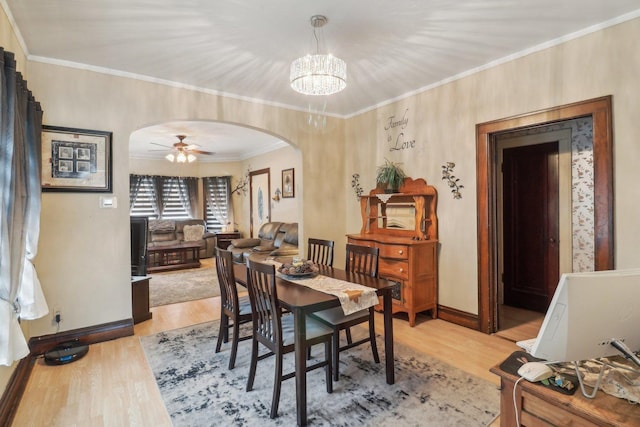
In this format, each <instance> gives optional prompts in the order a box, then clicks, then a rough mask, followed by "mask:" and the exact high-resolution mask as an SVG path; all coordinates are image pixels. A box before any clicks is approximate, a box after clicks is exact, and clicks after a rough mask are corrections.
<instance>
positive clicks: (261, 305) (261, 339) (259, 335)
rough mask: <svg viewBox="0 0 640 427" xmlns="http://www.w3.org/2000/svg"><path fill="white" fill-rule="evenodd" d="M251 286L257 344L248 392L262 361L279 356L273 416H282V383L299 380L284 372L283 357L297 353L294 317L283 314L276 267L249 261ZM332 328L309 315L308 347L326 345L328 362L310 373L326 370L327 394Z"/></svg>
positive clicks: (252, 354) (315, 367) (250, 297)
mask: <svg viewBox="0 0 640 427" xmlns="http://www.w3.org/2000/svg"><path fill="white" fill-rule="evenodd" d="M247 267H248V271H247V287H248V288H249V299H250V301H251V308H252V312H253V340H252V342H253V344H252V350H251V365H250V368H249V378H248V381H247V391H251V390H252V389H253V382H254V380H255V376H256V369H257V364H258V360H262V359H264V358H266V357H269V356H272V355H275V357H276V362H275V369H274V374H275V375H274V380H273V396H272V398H271V413H270V417H271V418H275V417H276V416H277V414H278V404H279V403H280V389H281V386H282V382H283V381H284V380H287V379H289V378H293V377H295V372H291V373H288V374H284V375H283V373H282V358H283V355H284V354H286V353H291V352H293V351H295V342H294V340H295V335H294V316H293V315H292V314H283V312H282V309H281V307H280V303H279V301H278V295H277V292H276V274H275V267H274V266H273V264H263V263H260V262H257V261H253V260H251V259H248V260H247ZM331 337H332V331H331V328H329V327H327V326H325V325H324V324H323V323H321V322H318V321H317V320H315V319H312V318H310V317H308V316H307V318H306V345H307V346H311V345H314V344H320V343H324V353H325V354H324V360H322V361H319V362H317V363H315V364H313V365H311V366H307V367H306V371H307V372H308V371H312V370H314V369H317V368H322V367H324V368H325V375H326V380H325V381H326V383H327V393H332V392H333V382H332V380H331V372H332V371H331V359H332V358H331ZM259 344H262V345H263V346H265V347H266V348H267V349H268V350H269V352H268V353H264V354H262V355H259Z"/></svg>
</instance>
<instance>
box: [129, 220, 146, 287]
mask: <svg viewBox="0 0 640 427" xmlns="http://www.w3.org/2000/svg"><path fill="white" fill-rule="evenodd" d="M130 222H131V276H146V275H147V233H148V229H149V220H148V219H147V217H144V216H132V217H130Z"/></svg>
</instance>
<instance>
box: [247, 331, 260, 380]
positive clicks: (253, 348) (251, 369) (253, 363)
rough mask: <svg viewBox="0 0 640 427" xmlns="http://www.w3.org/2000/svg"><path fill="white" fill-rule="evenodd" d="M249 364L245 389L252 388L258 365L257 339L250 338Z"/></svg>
mask: <svg viewBox="0 0 640 427" xmlns="http://www.w3.org/2000/svg"><path fill="white" fill-rule="evenodd" d="M251 342H252V346H251V364H250V365H249V378H247V391H251V390H253V381H254V380H255V378H256V366H257V365H258V341H256V339H255V338H254V339H252V340H251Z"/></svg>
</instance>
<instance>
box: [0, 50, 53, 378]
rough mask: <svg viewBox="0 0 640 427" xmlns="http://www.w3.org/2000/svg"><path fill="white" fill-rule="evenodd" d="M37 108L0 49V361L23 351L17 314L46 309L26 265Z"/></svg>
mask: <svg viewBox="0 0 640 427" xmlns="http://www.w3.org/2000/svg"><path fill="white" fill-rule="evenodd" d="M41 132H42V110H41V109H40V105H39V104H38V103H37V102H36V101H35V99H34V97H33V95H32V94H31V92H30V91H29V90H28V89H27V82H26V81H25V80H24V79H23V78H22V76H21V74H20V73H17V72H16V62H15V59H14V55H13V54H12V53H10V52H5V51H4V50H3V49H2V48H0V195H1V196H0V364H1V365H7V366H10V365H11V364H13V362H14V361H15V360H18V359H21V358H22V357H24V356H26V355H27V354H28V353H29V348H28V346H27V343H26V340H25V338H24V335H23V334H22V330H21V329H20V325H19V323H18V320H19V319H36V318H38V317H42V316H44V315H45V314H47V313H48V311H49V309H48V307H47V304H46V301H45V299H44V295H43V293H42V289H41V288H40V282H39V280H38V277H37V274H36V271H35V268H34V266H33V264H32V260H33V258H34V257H35V256H36V250H37V246H38V238H39V234H40V206H41V205H40V199H41V189H40V167H41V159H40V156H41V154H40V149H41Z"/></svg>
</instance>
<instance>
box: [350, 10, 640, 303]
mask: <svg viewBox="0 0 640 427" xmlns="http://www.w3.org/2000/svg"><path fill="white" fill-rule="evenodd" d="M638 39H640V19H634V20H632V21H629V22H626V23H622V24H619V25H616V26H614V27H610V28H607V29H605V30H602V31H598V32H596V33H593V34H590V35H587V36H584V37H581V38H579V39H576V40H573V41H569V42H567V43H564V44H562V45H559V46H556V47H553V48H550V49H546V50H544V51H541V52H538V53H534V54H530V55H528V56H526V57H523V58H520V59H517V60H514V61H511V62H508V63H506V64H503V65H499V66H496V67H493V68H490V69H488V70H486V71H483V72H479V73H476V74H473V75H471V76H469V77H466V78H463V79H460V80H457V81H454V82H451V83H449V84H446V85H443V86H440V87H437V88H435V89H432V90H429V91H426V92H423V93H421V94H419V95H416V96H413V97H410V98H408V99H405V100H402V101H399V102H396V103H394V104H392V105H389V106H385V107H381V108H379V109H377V110H376V111H374V112H369V113H367V114H363V115H362V116H359V117H355V118H353V119H351V120H349V121H348V125H347V129H346V140H347V141H350V144H349V146H350V149H349V150H347V153H346V156H347V158H346V166H345V168H346V173H347V175H348V176H350V175H351V174H352V173H354V172H359V173H360V174H361V182H363V183H368V184H369V185H364V184H363V187H364V188H365V190H366V191H368V190H369V189H370V188H371V187H373V186H374V185H375V182H374V178H375V165H378V164H381V163H382V162H383V160H384V158H385V157H387V158H389V159H390V160H395V161H401V162H402V166H403V167H404V169H405V171H406V172H407V173H408V174H409V175H410V176H412V177H422V178H425V179H426V180H427V181H428V182H429V183H430V184H432V185H434V186H435V187H436V188H437V189H438V219H439V240H440V252H439V260H438V261H439V269H440V270H439V303H440V304H442V305H445V306H448V307H452V308H456V309H458V310H462V311H465V312H469V313H474V314H477V312H478V296H477V293H478V292H477V286H478V285H477V240H476V234H477V231H476V230H477V225H476V222H477V218H476V212H477V209H476V196H475V184H476V176H475V174H476V169H475V160H476V158H475V156H476V151H475V145H476V141H475V126H476V124H478V123H483V122H487V121H491V120H496V119H500V118H505V117H510V116H514V115H518V114H522V113H527V112H532V111H536V110H540V109H545V108H549V107H553V106H558V105H563V104H568V103H572V102H577V101H582V100H586V99H591V98H596V97H600V96H605V95H613V117H614V168H615V229H616V233H615V260H616V261H615V262H616V268H630V267H638V266H640V258H639V257H638V255H637V250H636V249H634V248H635V247H636V246H637V243H638V242H639V241H640V223H638V221H637V220H636V219H635V217H636V216H637V212H638V208H639V207H640V205H639V202H638V200H640V188H639V187H638V186H637V185H635V183H636V182H637V181H638V180H639V178H640V175H639V174H638V168H637V166H634V165H637V164H638V162H639V161H640V144H638V141H637V136H636V134H637V132H638V121H639V119H640V116H639V115H638V111H639V110H638V107H637V105H638V100H637V96H638V93H640V80H639V79H638V78H637V76H638V75H639V74H640V55H639V54H638V48H637V44H636V43H635V42H634V40H636V41H637V40H638ZM406 110H408V111H409V112H408V117H409V122H408V125H407V129H406V131H407V136H409V138H408V139H415V141H416V146H415V148H414V149H410V150H405V151H395V152H391V151H389V147H390V145H391V144H390V143H389V142H388V141H387V139H388V136H389V132H387V131H385V130H384V125H385V124H386V120H387V118H388V117H389V116H392V115H395V116H402V114H403V113H404V112H405V111H406ZM448 161H451V162H454V163H455V164H456V167H455V175H456V177H458V178H460V180H461V183H462V184H463V185H464V187H465V188H464V189H463V190H462V195H463V197H462V199H460V200H454V199H453V197H452V196H451V194H450V193H449V190H448V187H447V186H446V183H445V181H442V179H441V177H442V174H441V166H442V165H443V164H444V163H445V162H448ZM345 181H346V180H345ZM345 185H347V184H346V183H345ZM346 191H347V192H349V191H348V190H346ZM345 206H346V218H347V228H348V230H349V231H350V232H354V231H357V230H358V229H359V226H360V224H359V219H358V216H357V212H358V210H357V209H358V206H357V204H356V202H355V198H353V197H348V198H347V203H346V204H345Z"/></svg>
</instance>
